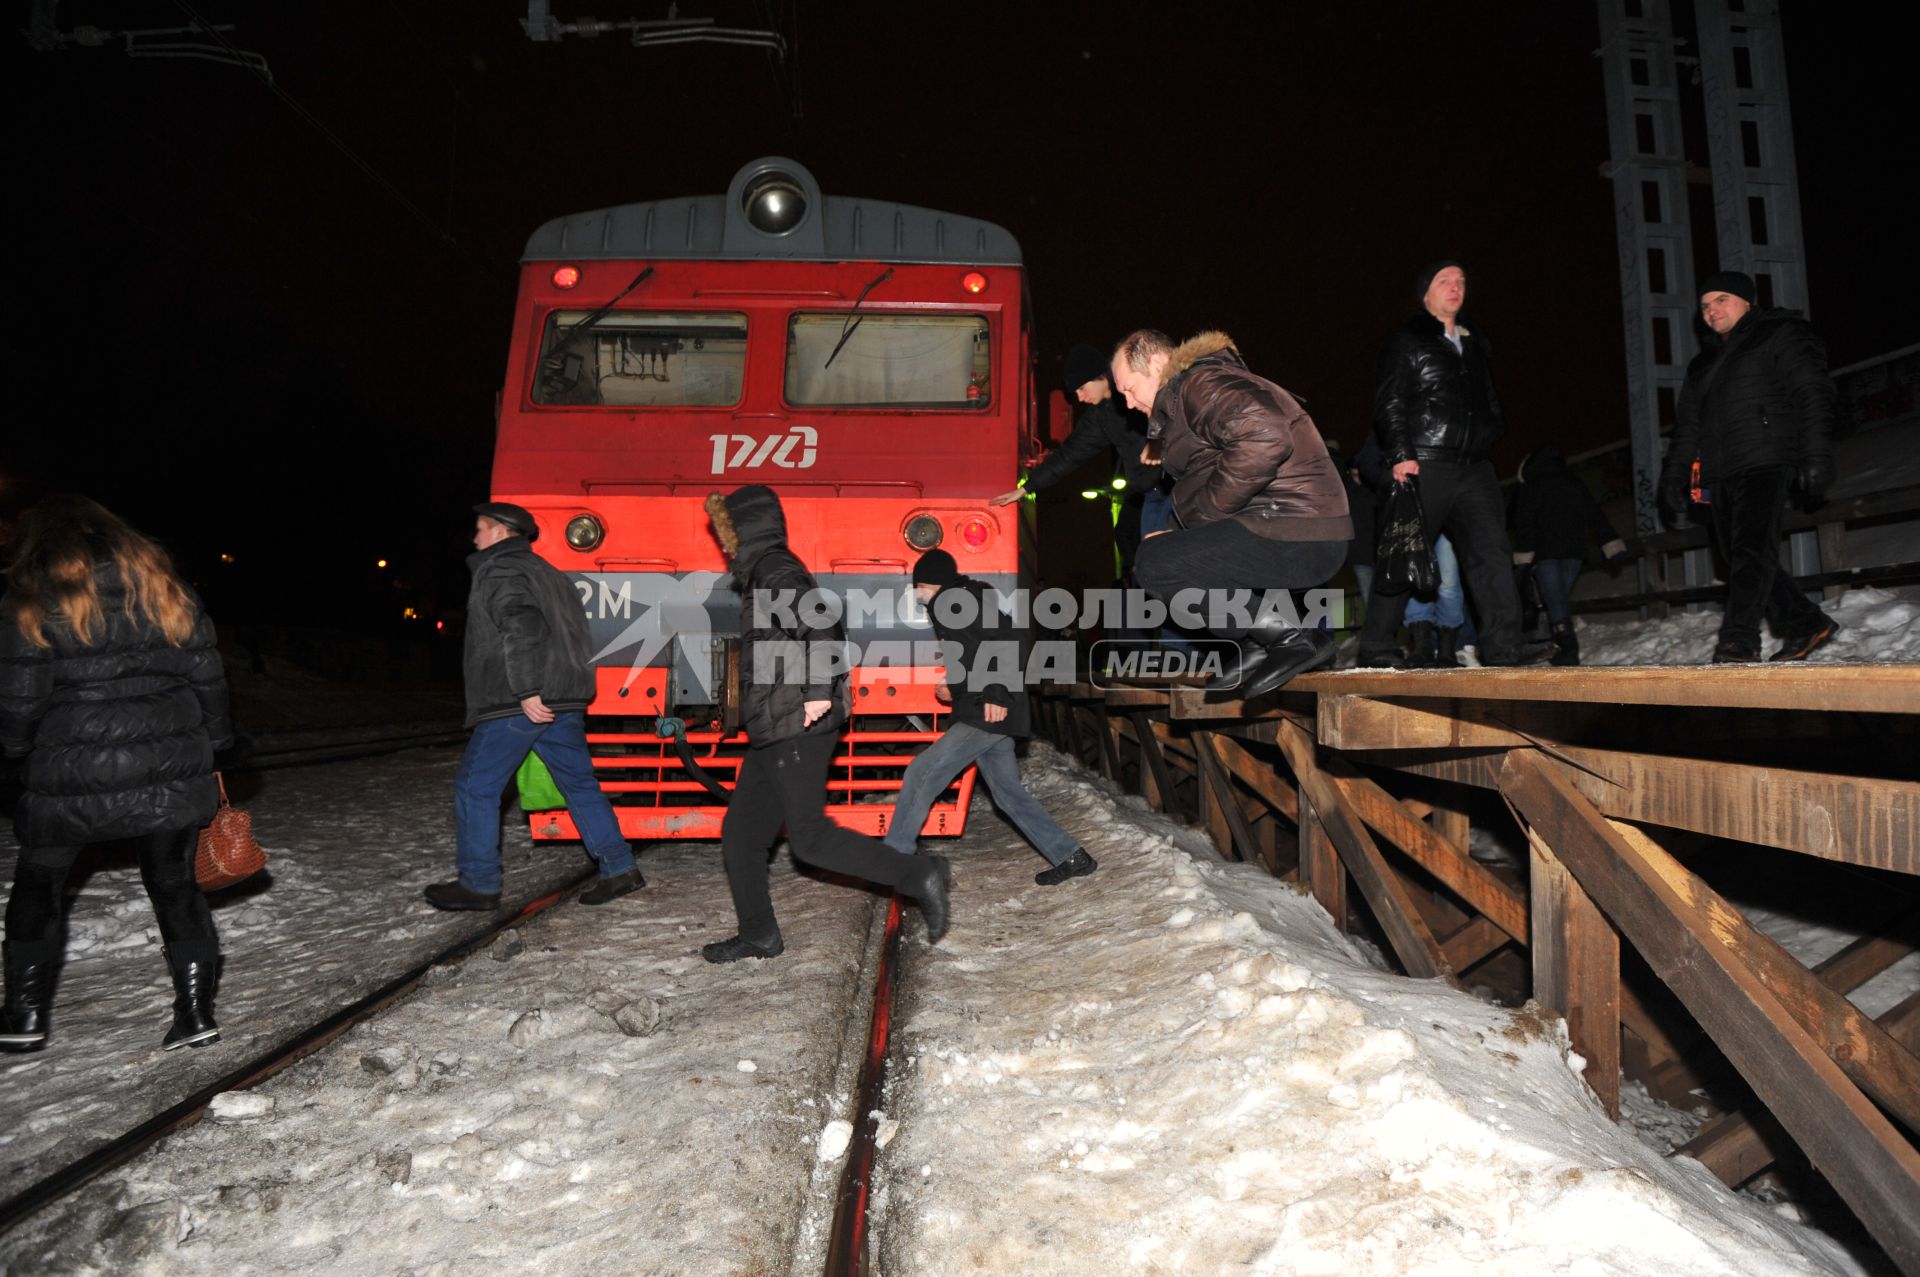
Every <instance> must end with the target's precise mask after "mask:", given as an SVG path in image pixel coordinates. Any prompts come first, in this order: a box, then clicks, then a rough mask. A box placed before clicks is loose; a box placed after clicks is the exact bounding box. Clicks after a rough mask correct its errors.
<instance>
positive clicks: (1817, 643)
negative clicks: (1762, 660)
mask: <svg viewBox="0 0 1920 1277" xmlns="http://www.w3.org/2000/svg"><path fill="white" fill-rule="evenodd" d="M1839 629H1840V626H1839V625H1838V624H1836V623H1835V622H1833V621H1831V620H1827V621H1823V622H1821V624H1820V626H1819V628H1818V629H1816V630H1814V631H1813V632H1812V633H1811V634H1805V635H1802V636H1801V637H1799V638H1790V639H1788V640H1787V641H1786V642H1784V643H1782V644H1781V645H1780V650H1779V651H1777V652H1775V653H1774V654H1773V655H1772V656H1769V657H1768V658H1767V659H1768V660H1770V661H1804V660H1806V659H1807V657H1808V656H1810V655H1812V654H1813V652H1814V651H1815V650H1816V649H1818V648H1821V647H1824V646H1825V645H1826V642H1827V640H1828V639H1830V638H1832V637H1833V636H1834V634H1836V633H1837V632H1838V631H1839ZM1753 659H1755V660H1758V659H1759V653H1757V652H1756V653H1755V654H1754V657H1753Z"/></svg>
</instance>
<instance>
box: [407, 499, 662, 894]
mask: <svg viewBox="0 0 1920 1277" xmlns="http://www.w3.org/2000/svg"><path fill="white" fill-rule="evenodd" d="M473 511H474V513H475V514H476V515H478V516H479V518H478V520H477V521H476V523H475V527H474V533H473V548H474V550H475V553H474V554H471V555H469V556H468V557H467V566H468V568H470V569H471V570H472V572H473V589H472V592H471V593H470V594H469V595H468V596H467V642H466V651H465V656H464V658H463V662H462V663H463V667H464V671H465V675H466V687H467V726H468V727H471V728H472V729H473V739H472V740H470V741H469V742H468V743H467V751H466V753H465V754H464V755H462V756H461V759H460V771H459V773H458V774H457V775H456V776H455V777H454V781H453V789H454V818H455V848H456V850H455V852H454V866H455V868H456V869H457V870H458V871H459V876H458V877H457V878H455V879H454V880H453V881H452V882H436V883H434V884H433V885H432V886H430V887H428V888H427V890H426V897H427V903H428V904H431V905H432V906H433V907H434V908H436V909H494V908H498V907H499V904H500V794H501V791H502V790H504V789H505V788H506V785H507V781H508V780H509V779H510V778H511V777H512V776H513V774H514V773H515V772H516V771H518V770H519V768H520V764H521V763H523V762H525V761H526V758H527V754H528V753H529V752H532V753H535V754H538V755H539V756H540V761H541V762H543V763H545V764H546V765H547V770H548V771H550V772H552V773H553V780H554V784H555V785H557V786H559V789H560V792H561V793H562V794H564V795H565V796H566V799H567V813H568V815H570V816H571V817H572V818H573V823H574V825H575V827H576V828H578V829H579V831H580V836H581V838H582V839H583V840H584V841H585V843H586V845H587V852H588V854H590V855H591V856H592V857H593V858H594V860H595V861H597V862H598V863H599V866H600V880H599V881H598V882H597V883H595V884H594V885H593V886H591V887H589V888H588V889H587V890H586V891H585V892H583V893H581V896H580V903H581V904H583V905H603V904H605V903H607V902H608V901H609V900H613V899H615V898H617V897H619V896H624V895H626V894H627V893H628V892H629V891H632V890H634V889H635V888H638V887H643V886H645V885H646V882H645V880H644V879H642V878H641V876H640V869H639V866H637V865H635V864H634V862H633V849H632V848H631V847H629V846H628V845H627V840H626V838H625V836H623V835H622V834H621V832H620V822H619V820H618V819H617V818H616V817H615V816H614V814H613V806H612V804H610V803H608V802H607V796H606V794H605V793H604V792H603V791H602V790H601V788H600V783H599V782H598V781H596V780H595V779H594V776H593V760H592V758H591V757H590V756H589V755H588V753H587V736H586V722H587V715H586V709H587V704H588V703H589V702H590V701H592V700H593V691H594V683H593V665H592V659H591V658H592V651H593V649H592V648H591V647H590V646H589V643H588V638H587V621H586V614H585V613H584V612H583V611H582V610H581V608H580V596H579V595H578V594H577V593H576V592H575V591H574V588H573V582H572V581H570V580H568V579H567V576H566V574H565V573H563V572H561V571H560V569H558V568H556V567H554V566H553V565H552V564H550V563H548V562H547V561H546V560H545V559H542V558H541V557H540V556H538V555H537V554H535V553H534V552H533V539H534V538H535V537H537V536H539V535H540V525H539V523H538V522H537V521H536V520H535V519H534V517H533V515H532V514H531V513H530V512H528V511H527V510H525V509H523V508H522V507H520V506H517V505H514V504H512V503H511V502H507V501H487V502H483V503H482V504H480V505H477V506H475V507H474V508H473Z"/></svg>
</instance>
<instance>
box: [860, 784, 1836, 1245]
mask: <svg viewBox="0 0 1920 1277" xmlns="http://www.w3.org/2000/svg"><path fill="white" fill-rule="evenodd" d="M1036 755H1037V758H1036V760H1035V761H1034V762H1030V763H1029V765H1028V769H1027V775H1028V777H1029V783H1030V784H1031V785H1033V786H1034V788H1035V790H1036V792H1037V793H1039V794H1040V795H1041V797H1042V798H1043V800H1044V801H1046V802H1047V804H1048V805H1049V807H1050V808H1051V809H1053V810H1054V811H1056V812H1060V813H1063V814H1064V816H1065V821H1066V823H1067V825H1068V827H1069V828H1071V829H1074V830H1076V831H1078V832H1079V833H1080V834H1081V836H1082V837H1083V838H1085V839H1086V842H1087V846H1088V848H1089V849H1090V850H1091V851H1093V853H1094V854H1095V855H1096V856H1097V857H1098V858H1099V859H1100V860H1101V868H1100V870H1099V872H1098V873H1096V874H1094V875H1093V876H1091V877H1089V878H1086V879H1082V880H1078V881H1076V882H1073V883H1071V884H1069V885H1067V886H1065V887H1063V888H1060V889H1058V890H1056V891H1052V892H1039V893H1037V892H1036V891H1035V890H1034V889H1033V887H1032V886H1031V884H1030V882H1029V881H1028V875H1029V874H1030V873H1031V872H1032V871H1033V869H1034V868H1035V867H1036V863H1037V862H1036V861H1035V860H1034V858H1033V857H1031V856H1030V855H1025V856H1023V855H1021V854H1020V853H1019V850H1018V848H1017V847H1016V846H1015V843H1016V840H1015V839H1014V838H1013V837H1012V836H1011V835H1010V834H1007V833H1005V832H1000V831H996V832H995V833H993V834H988V835H985V836H981V837H977V838H969V840H968V846H967V847H966V848H965V850H964V851H963V852H962V853H961V854H960V856H959V857H958V858H957V865H958V868H957V871H956V884H955V890H956V898H955V905H954V916H955V919H956V921H955V926H954V929H953V932H952V934H951V936H950V937H949V939H948V940H947V941H945V942H944V943H943V944H942V945H941V946H940V948H939V949H938V950H935V951H932V952H931V953H916V954H914V955H912V957H913V960H912V961H911V964H910V966H909V968H908V972H907V976H906V979H907V985H906V988H907V990H908V992H907V993H906V994H905V995H904V1005H903V1008H902V1013H901V1016H900V1018H899V1020H898V1026H899V1028H898V1032H899V1037H898V1039H897V1042H898V1046H897V1054H898V1055H901V1056H904V1057H905V1061H906V1062H905V1063H904V1064H902V1065H900V1066H898V1071H897V1072H896V1074H895V1076H894V1078H893V1080H892V1084H891V1085H890V1088H889V1093H888V1097H887V1101H886V1108H887V1116H888V1117H889V1118H890V1119H891V1120H892V1121H894V1122H897V1123H898V1134H897V1136H896V1137H895V1139H894V1140H893V1142H892V1143H891V1144H890V1145H889V1147H888V1149H887V1151H886V1153H885V1154H884V1158H883V1166H882V1170H881V1177H880V1178H881V1189H880V1193H881V1200H880V1206H879V1209H880V1222H879V1224H878V1225H877V1228H878V1234H879V1236H880V1239H881V1245H882V1254H883V1261H882V1264H881V1269H882V1271H884V1272H886V1273H887V1274H889V1275H890V1277H897V1275H899V1274H909V1273H910V1274H916V1275H921V1274H924V1275H932V1274H983V1273H994V1274H1001V1273H1019V1274H1022V1275H1023V1277H1039V1275H1041V1274H1063V1275H1064V1274H1075V1275H1078V1274H1106V1273H1121V1272H1124V1273H1166V1274H1190V1273H1222V1274H1224V1273H1232V1274H1246V1275H1248V1277H1254V1275H1258V1274H1274V1275H1276V1277H1277V1275H1280V1274H1320V1273H1325V1274H1343V1275H1345V1274H1371V1273H1378V1274H1395V1275H1397V1274H1402V1273H1422V1274H1439V1273H1462V1274H1468V1273H1471V1274H1476V1275H1477V1277H1491V1275H1495V1274H1516V1275H1519V1274H1526V1275H1527V1277H1532V1275H1534V1274H1539V1273H1546V1272H1563V1273H1579V1274H1615V1273H1617V1274H1649V1275H1653V1274H1657V1275H1658V1277H1683V1275H1690V1274H1709V1273H1712V1274H1729V1275H1732V1274H1738V1275H1740V1277H1759V1275H1762V1274H1773V1273H1806V1272H1856V1271H1859V1269H1857V1268H1856V1267H1855V1266H1854V1264H1853V1262H1852V1261H1851V1260H1850V1259H1849V1258H1848V1257H1846V1256H1845V1255H1844V1254H1843V1253H1842V1252H1841V1251H1840V1250H1839V1249H1838V1248H1837V1246H1836V1245H1835V1244H1834V1243H1833V1242H1832V1241H1831V1240H1830V1239H1827V1238H1825V1237H1823V1236H1821V1235H1819V1234H1816V1233H1813V1232H1812V1231H1810V1230H1807V1229H1805V1228H1803V1227H1800V1226H1799V1225H1797V1224H1794V1223H1791V1222H1789V1221H1787V1220H1784V1219H1781V1218H1779V1217H1777V1216H1775V1215H1773V1214H1771V1213H1769V1212H1767V1211H1766V1210H1764V1209H1763V1208H1761V1207H1759V1206H1758V1205H1756V1204H1755V1203H1753V1202H1752V1201H1750V1200H1747V1199H1743V1198H1739V1197H1736V1196H1735V1195H1733V1194H1730V1193H1728V1192H1727V1191H1726V1190H1724V1189H1723V1188H1722V1187H1721V1186H1720V1184H1719V1183H1718V1182H1717V1181H1715V1180H1714V1179H1713V1178H1712V1177H1711V1176H1709V1175H1708V1174H1707V1173H1706V1172H1705V1170H1704V1169H1703V1168H1701V1167H1700V1166H1699V1165H1698V1164H1697V1163H1693V1162H1690V1161H1668V1160H1666V1159H1665V1158H1663V1157H1661V1156H1660V1155H1659V1154H1658V1153H1656V1152H1655V1151H1654V1150H1652V1149H1651V1148H1649V1147H1647V1146H1646V1145H1645V1144H1643V1143H1642V1142H1641V1141H1639V1140H1638V1139H1636V1138H1635V1137H1634V1136H1633V1134H1632V1133H1631V1131H1629V1130H1626V1129H1623V1128H1620V1127H1616V1126H1615V1125H1614V1124H1613V1123H1611V1122H1610V1121H1608V1120H1607V1118H1606V1116H1605V1114H1604V1112H1603V1111H1602V1110H1601V1109H1600V1107H1599V1105H1598V1103H1597V1102H1596V1101H1595V1100H1594V1099H1593V1098H1592V1096H1591V1094H1590V1093H1589V1092H1588V1091H1587V1090H1586V1088H1585V1086H1584V1084H1583V1083H1582V1082H1581V1080H1580V1078H1579V1076H1578V1071H1579V1069H1580V1067H1581V1062H1580V1061H1579V1060H1578V1058H1577V1057H1574V1056H1572V1055H1571V1054H1570V1052H1569V1051H1568V1048H1567V1046H1566V1043H1565V1040H1564V1036H1563V1033H1564V1030H1563V1029H1562V1028H1561V1027H1560V1026H1559V1025H1558V1024H1554V1025H1544V1024H1541V1023H1540V1022H1538V1021H1536V1020H1534V1019H1532V1018H1531V1017H1529V1016H1527V1015H1525V1014H1523V1013H1515V1012H1512V1011H1509V1010H1504V1009H1501V1008H1498V1007H1494V1006H1490V1005H1488V1004H1486V1003H1483V1002H1480V1001H1478V1000H1476V999H1474V998H1472V997H1470V996H1468V995H1466V994H1462V993H1458V992H1455V991H1453V990H1451V989H1449V988H1447V987H1446V986H1444V985H1442V984H1440V983H1438V982H1434V981H1411V980H1406V979H1403V978H1399V977H1395V976H1393V975H1390V974H1388V973H1385V972H1381V971H1379V970H1377V969H1375V968H1374V967H1372V966H1371V965H1369V964H1368V963H1366V962H1365V961H1364V960H1363V959H1361V958H1360V957H1359V955H1358V954H1357V953H1356V952H1355V951H1354V950H1353V948H1352V947H1351V946H1350V945H1349V944H1348V942H1347V941H1346V940H1345V938H1343V937H1341V936H1340V935H1339V934H1338V933H1336V932H1335V931H1334V930H1333V928H1332V925H1331V922H1330V920H1329V919H1328V918H1327V916H1326V914H1325V913H1324V911H1322V910H1321V909H1320V908H1319V907H1318V906H1317V905H1316V904H1314V903H1313V902H1312V901H1311V900H1310V899H1308V898H1306V897H1303V896H1300V895H1298V894H1296V893H1295V892H1293V891H1292V890H1291V889H1290V888H1288V887H1287V886H1286V885H1284V884H1282V883H1280V882H1278V881H1276V880H1274V879H1273V878H1271V877H1269V876H1267V875H1266V874H1265V873H1264V872H1262V871H1261V870H1259V869H1258V868H1255V867H1252V866H1247V865H1227V864H1221V863H1218V862H1212V863H1209V862H1208V861H1207V860H1203V859H1200V858H1197V857H1195V856H1193V855H1190V854H1189V853H1188V852H1187V851H1186V850H1182V849H1180V847H1179V845H1178V844H1181V843H1182V842H1185V841H1186V840H1185V839H1183V838H1181V837H1179V836H1178V835H1176V834H1175V832H1174V830H1173V829H1172V827H1171V826H1170V825H1169V824H1168V823H1167V822H1165V821H1164V819H1162V818H1159V817H1155V816H1147V815H1141V816H1135V815H1132V814H1130V813H1127V812H1126V811H1125V810H1124V809H1122V808H1118V807H1116V806H1115V805H1114V804H1113V802H1112V798H1111V795H1110V791H1109V790H1107V789H1106V787H1105V786H1104V785H1102V784H1100V783H1099V782H1097V781H1092V780H1089V779H1087V778H1086V776H1085V773H1084V772H1079V771H1077V770H1075V769H1070V768H1069V767H1067V766H1066V765H1065V764H1064V763H1062V762H1061V761H1060V759H1059V757H1058V756H1057V755H1052V754H1050V753H1048V752H1046V751H1043V750H1037V751H1036Z"/></svg>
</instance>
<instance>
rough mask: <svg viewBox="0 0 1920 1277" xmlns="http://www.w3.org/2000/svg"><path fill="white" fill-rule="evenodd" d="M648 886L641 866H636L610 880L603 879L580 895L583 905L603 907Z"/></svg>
mask: <svg viewBox="0 0 1920 1277" xmlns="http://www.w3.org/2000/svg"><path fill="white" fill-rule="evenodd" d="M646 885H647V880H646V879H645V878H643V877H641V876H640V866H638V865H635V866H634V867H633V868H631V869H629V870H627V871H626V872H625V873H618V874H614V875H613V876H612V877H610V878H601V879H599V880H598V881H596V882H595V883H594V884H593V885H592V886H591V887H588V888H587V889H586V890H585V891H583V892H581V893H580V903H581V904H583V905H603V904H606V903H607V902H608V901H609V900H618V899H619V898H620V897H622V896H624V895H626V894H627V893H628V892H630V891H638V890H640V888H642V887H644V886H646Z"/></svg>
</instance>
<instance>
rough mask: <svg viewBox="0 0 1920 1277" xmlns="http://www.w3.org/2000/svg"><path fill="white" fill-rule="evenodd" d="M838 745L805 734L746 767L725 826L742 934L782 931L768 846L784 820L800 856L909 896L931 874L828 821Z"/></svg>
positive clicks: (725, 854)
mask: <svg viewBox="0 0 1920 1277" xmlns="http://www.w3.org/2000/svg"><path fill="white" fill-rule="evenodd" d="M838 744H839V738H838V737H836V736H831V735H821V736H800V737H796V738H794V739H793V740H783V741H777V742H775V743H774V744H772V745H768V746H766V747H764V748H761V749H752V750H748V751H747V761H746V762H744V763H742V764H741V765H740V781H739V784H737V785H736V786H735V787H734V790H733V801H731V802H729V803H728V804H727V815H726V819H725V820H723V821H722V822H721V824H720V855H721V858H722V859H723V860H724V861H725V862H726V866H727V886H728V887H730V888H732V890H733V912H734V914H735V915H736V916H737V917H738V918H739V919H740V934H741V935H742V936H745V937H746V938H747V939H748V940H753V941H756V942H765V941H769V940H772V939H773V938H774V937H776V936H778V935H779V934H780V924H779V923H778V922H777V921H775V919H774V916H773V900H772V898H771V897H770V896H769V894H768V892H767V848H768V847H770V846H772V845H773V840H774V838H775V836H776V835H778V834H779V832H780V826H781V825H782V824H785V825H786V827H787V838H788V840H789V841H790V842H792V844H793V857H794V859H795V860H800V861H804V862H805V863H807V864H810V865H818V866H819V867H820V868H822V869H826V870H830V871H832V872H833V873H837V874H844V875H845V876H847V877H849V878H865V879H866V880H867V881H868V882H874V883H879V884H880V885H882V886H885V887H891V888H893V889H894V890H895V891H899V892H901V893H902V894H905V895H916V894H917V892H916V891H915V888H916V887H917V886H918V885H919V884H920V883H921V882H922V881H923V880H924V879H925V878H926V876H927V873H928V871H929V869H928V862H927V861H925V860H922V859H919V858H917V857H911V856H902V855H899V854H897V853H895V852H893V851H890V850H888V849H887V846H886V844H885V843H882V842H876V841H875V840H874V839H872V838H867V837H863V836H862V835H860V834H856V833H854V832H853V831H852V830H851V829H847V828H844V827H842V826H840V825H836V824H834V823H833V821H831V820H829V819H827V812H826V802H825V796H826V790H827V767H828V765H829V764H830V763H832V761H833V751H834V747H835V746H836V745H838Z"/></svg>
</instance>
